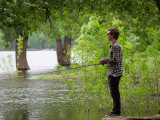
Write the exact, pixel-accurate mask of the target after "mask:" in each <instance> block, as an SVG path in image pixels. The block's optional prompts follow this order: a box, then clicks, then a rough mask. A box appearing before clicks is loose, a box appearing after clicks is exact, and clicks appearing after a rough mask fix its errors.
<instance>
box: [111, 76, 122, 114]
mask: <svg viewBox="0 0 160 120" xmlns="http://www.w3.org/2000/svg"><path fill="white" fill-rule="evenodd" d="M120 78H121V76H118V77H113V76H111V75H110V76H109V77H108V84H109V88H110V92H111V97H112V99H113V111H112V112H113V113H115V114H119V115H120V114H121V98H120V93H119V81H120Z"/></svg>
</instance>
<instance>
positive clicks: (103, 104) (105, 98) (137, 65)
mask: <svg viewBox="0 0 160 120" xmlns="http://www.w3.org/2000/svg"><path fill="white" fill-rule="evenodd" d="M111 26H112V27H117V28H118V29H119V30H120V37H119V39H118V41H119V43H120V44H121V46H122V49H123V62H124V75H123V77H122V79H121V81H120V92H121V101H122V109H123V110H122V112H127V110H128V108H132V111H136V113H135V114H137V113H139V112H140V111H143V112H144V113H145V114H146V115H147V114H148V112H149V111H150V110H152V109H153V108H154V112H155V114H157V113H158V112H160V88H159V86H160V74H159V73H160V59H159V58H160V48H159V43H160V35H159V34H158V33H159V32H160V30H159V28H160V27H156V28H152V27H151V28H146V29H144V30H143V32H142V31H139V32H138V31H136V28H135V27H136V26H135V27H134V26H130V27H127V28H125V26H124V23H122V21H120V20H116V19H114V20H113V21H112V22H110V24H106V23H105V24H100V23H99V18H98V17H95V16H92V17H91V18H90V21H89V22H88V24H86V25H84V26H83V27H82V28H81V35H80V36H79V38H78V39H77V45H75V46H74V47H73V49H72V52H73V53H74V56H73V57H72V61H73V63H72V65H71V66H70V67H71V68H72V67H77V65H79V66H84V65H89V64H95V63H98V60H99V59H101V58H107V57H108V50H109V46H110V43H109V42H108V40H107V38H106V35H107V28H108V27H111ZM143 37H145V38H144V39H143ZM68 73H72V75H71V76H70V77H69V76H66V74H68ZM61 74H62V75H63V79H65V80H66V82H67V86H68V87H69V88H70V89H71V90H72V91H71V92H70V96H72V97H73V96H74V98H75V99H76V100H79V101H80V102H82V103H85V104H86V105H88V108H89V100H92V101H94V102H95V103H96V104H97V105H99V108H105V109H107V108H109V107H111V105H112V101H111V98H110V97H109V96H110V95H109V94H110V93H109V88H108V83H107V81H108V80H107V79H108V78H107V75H106V65H104V66H101V65H99V66H89V67H84V68H81V69H72V70H66V71H65V72H62V73H61ZM73 74H74V75H73ZM75 76H80V77H77V78H76V79H75ZM79 91H81V92H79ZM133 114H134V113H133Z"/></svg>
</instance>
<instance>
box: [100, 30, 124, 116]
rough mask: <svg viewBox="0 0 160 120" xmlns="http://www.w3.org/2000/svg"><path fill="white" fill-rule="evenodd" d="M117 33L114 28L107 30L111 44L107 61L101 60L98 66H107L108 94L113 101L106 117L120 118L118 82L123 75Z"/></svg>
mask: <svg viewBox="0 0 160 120" xmlns="http://www.w3.org/2000/svg"><path fill="white" fill-rule="evenodd" d="M118 37H119V31H118V29H116V28H109V29H108V33H107V39H108V40H109V41H110V42H111V43H112V44H111V45H110V49H109V56H108V58H107V59H105V58H102V59H100V60H99V64H102V65H104V64H107V76H108V84H109V88H110V93H111V96H112V99H113V111H112V112H111V114H110V115H108V117H120V115H121V100H120V93H119V81H120V78H121V76H122V75H123V73H122V72H123V58H122V57H123V56H122V50H121V47H120V45H119V43H118V41H117V40H118Z"/></svg>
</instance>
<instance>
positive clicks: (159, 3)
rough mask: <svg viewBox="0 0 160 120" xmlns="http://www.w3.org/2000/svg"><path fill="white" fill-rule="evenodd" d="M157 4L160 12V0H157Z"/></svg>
mask: <svg viewBox="0 0 160 120" xmlns="http://www.w3.org/2000/svg"><path fill="white" fill-rule="evenodd" d="M155 2H156V4H157V7H158V9H159V12H160V0H155Z"/></svg>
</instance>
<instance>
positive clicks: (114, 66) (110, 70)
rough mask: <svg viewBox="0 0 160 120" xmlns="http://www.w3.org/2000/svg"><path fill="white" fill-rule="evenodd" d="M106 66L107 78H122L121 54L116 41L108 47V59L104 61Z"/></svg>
mask: <svg viewBox="0 0 160 120" xmlns="http://www.w3.org/2000/svg"><path fill="white" fill-rule="evenodd" d="M105 64H107V76H110V75H113V76H115V77H116V76H122V75H123V54H122V50H121V46H120V45H119V43H118V41H115V42H114V43H112V44H111V45H110V49H109V56H108V59H105Z"/></svg>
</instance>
